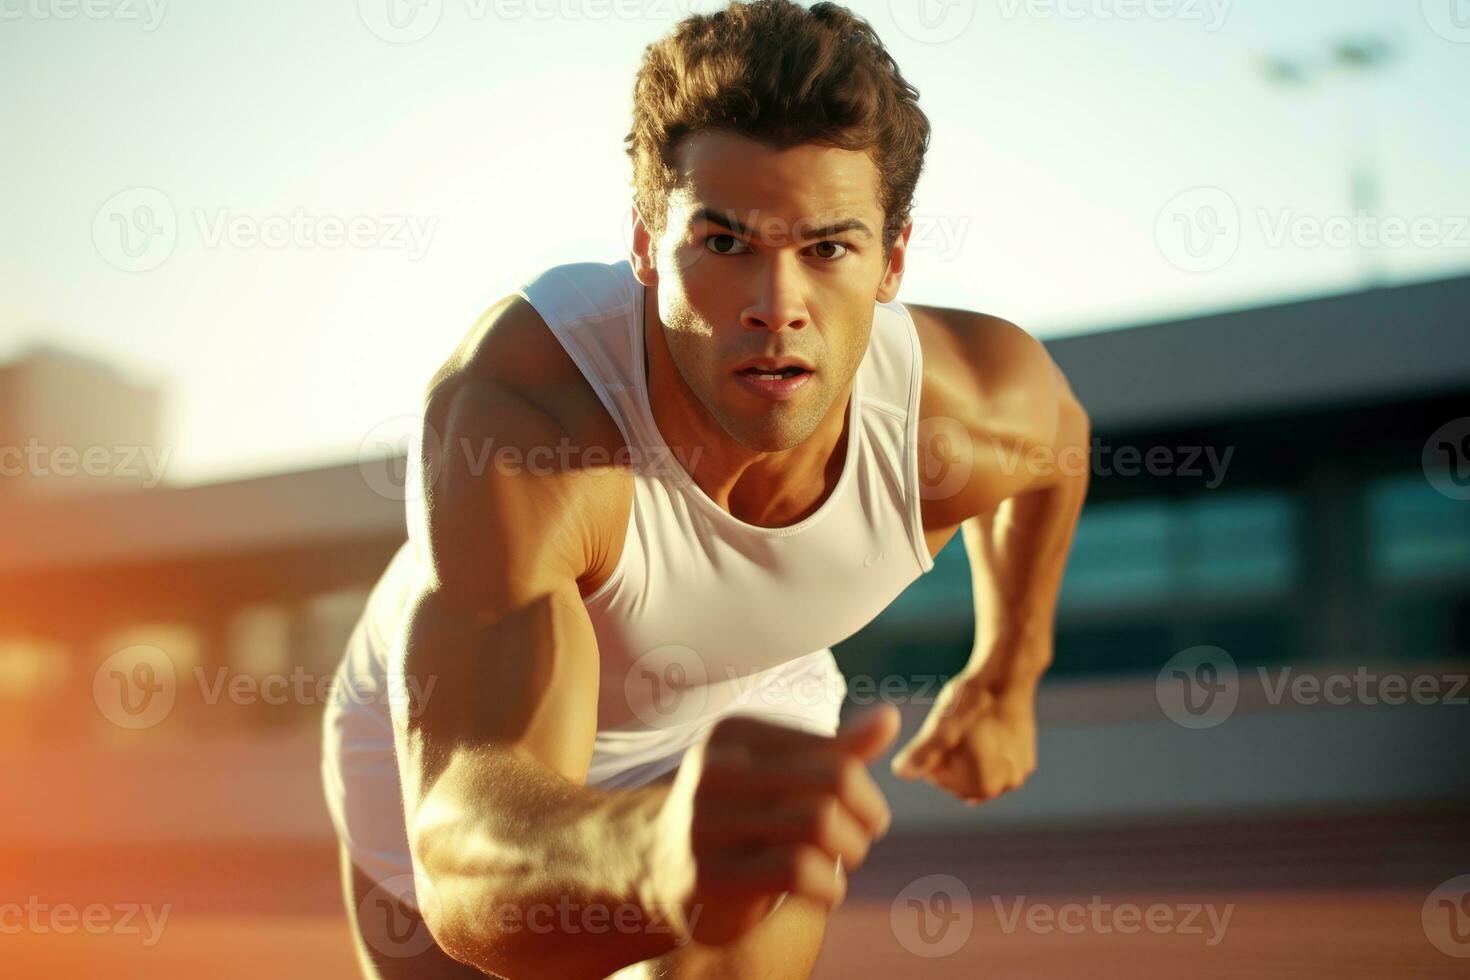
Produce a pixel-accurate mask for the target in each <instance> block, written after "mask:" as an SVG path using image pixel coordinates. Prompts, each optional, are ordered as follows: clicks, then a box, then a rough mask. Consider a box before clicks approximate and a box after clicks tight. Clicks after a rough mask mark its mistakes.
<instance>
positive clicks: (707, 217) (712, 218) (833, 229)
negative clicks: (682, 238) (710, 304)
mask: <svg viewBox="0 0 1470 980" xmlns="http://www.w3.org/2000/svg"><path fill="white" fill-rule="evenodd" d="M700 221H708V222H709V223H710V224H715V225H719V226H720V227H721V228H727V229H729V230H730V231H733V232H735V233H736V234H739V235H746V236H752V235H754V233H755V232H754V230H753V229H750V228H747V227H746V226H745V225H744V224H742V223H741V222H740V219H739V218H737V217H735V215H734V213H733V212H732V213H730V214H728V215H722V214H720V213H719V212H718V211H716V210H715V209H714V208H700V209H699V210H698V211H696V212H695V213H694V218H693V222H694V223H697V222H700ZM845 231H855V232H858V233H859V234H862V235H865V236H867V237H868V238H872V237H873V232H872V230H871V229H870V228H868V225H867V223H866V222H864V221H863V220H862V219H861V218H843V219H842V220H841V221H834V222H833V223H832V224H830V225H823V226H822V227H820V228H812V229H810V230H808V231H806V232H805V234H804V238H806V239H812V238H830V237H831V236H833V235H840V234H842V233H843V232H845Z"/></svg>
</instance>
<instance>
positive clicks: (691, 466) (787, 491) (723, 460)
mask: <svg viewBox="0 0 1470 980" xmlns="http://www.w3.org/2000/svg"><path fill="white" fill-rule="evenodd" d="M642 288H643V290H644V304H643V310H644V314H643V371H644V376H645V377H646V378H647V379H648V402H649V407H650V408H652V410H653V418H654V423H655V424H656V425H657V426H658V430H659V433H660V434H661V435H662V436H663V439H664V442H665V443H666V444H667V445H668V447H669V450H670V451H671V453H672V454H673V457H674V459H675V460H676V461H677V463H678V465H680V466H682V467H683V468H684V469H685V470H686V471H687V472H688V473H689V475H690V477H692V478H693V480H694V482H695V484H696V485H697V486H698V487H699V489H700V490H701V491H703V492H704V494H705V496H707V497H709V499H710V500H712V501H714V502H715V504H716V505H718V506H719V507H720V508H721V509H723V510H724V511H725V512H727V513H728V514H730V515H731V516H732V517H735V518H736V519H737V520H740V521H743V522H745V523H746V524H753V525H755V526H757V527H786V526H789V525H791V524H795V523H797V522H798V521H801V520H803V519H804V518H806V517H807V516H809V515H810V514H812V513H814V512H815V511H816V510H817V508H819V507H821V505H822V503H823V502H824V501H825V500H826V499H827V497H828V496H829V495H830V494H831V492H832V490H833V488H834V487H835V486H836V485H837V480H838V478H839V477H840V476H841V475H842V468H843V466H844V465H846V455H847V452H846V451H847V439H848V431H847V421H848V414H849V405H850V399H851V397H852V382H848V385H847V388H846V390H845V392H844V394H843V397H841V398H838V399H837V400H835V401H834V402H833V405H832V410H831V411H829V412H828V413H827V416H826V417H825V418H824V419H822V422H821V424H820V425H818V426H817V429H816V431H815V432H813V433H812V434H811V436H809V437H808V438H807V439H805V440H804V441H802V442H801V443H800V444H799V445H796V446H793V447H792V448H790V449H786V450H781V451H778V452H761V451H758V450H753V449H750V448H748V447H746V446H743V445H741V444H740V443H738V442H736V441H735V440H734V439H732V438H730V435H729V433H727V432H726V431H725V430H724V429H723V428H722V427H721V426H720V424H719V423H718V422H717V421H715V419H714V418H712V417H711V416H710V414H709V412H708V411H707V410H706V409H705V407H704V404H703V403H702V402H700V400H699V399H698V398H697V397H696V396H695V394H694V392H693V391H691V390H690V389H689V386H688V385H687V384H685V383H684V378H683V376H681V375H680V374H679V370H678V368H677V366H676V365H675V364H674V361H673V356H672V355H671V354H670V353H669V348H668V344H667V342H666V341H665V339H664V332H663V323H662V322H661V321H660V320H659V317H658V302H657V293H656V292H655V291H654V290H655V287H651V286H644V287H642Z"/></svg>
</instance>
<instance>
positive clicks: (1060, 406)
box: [961, 368, 1092, 692]
mask: <svg viewBox="0 0 1470 980" xmlns="http://www.w3.org/2000/svg"><path fill="white" fill-rule="evenodd" d="M1053 370H1055V374H1056V388H1055V391H1056V396H1055V397H1056V401H1057V426H1056V430H1055V435H1054V437H1053V438H1052V440H1051V444H1050V445H1049V446H1047V447H1046V451H1045V452H1044V453H1037V454H1035V455H1034V462H1033V463H1032V464H1031V465H1030V466H1029V467H1028V470H1029V472H1028V474H1027V475H1028V477H1029V481H1030V482H1029V483H1028V485H1026V486H1025V487H1024V489H1021V490H1020V491H1019V492H1018V493H1016V494H1015V495H1014V496H1011V497H1008V498H1007V499H1005V500H1004V501H1002V502H1001V503H1000V505H999V506H998V507H996V509H995V510H993V511H988V512H982V513H980V514H977V515H976V516H974V517H972V518H970V519H968V520H966V521H965V522H964V523H963V524H962V525H961V530H962V532H963V535H964V543H965V551H966V553H967V554H968V556H969V560H970V577H971V582H972V587H973V593H974V601H975V646H974V650H973V652H972V654H971V658H970V663H969V665H968V667H969V669H971V670H976V671H980V672H981V673H982V674H983V675H984V676H985V678H986V679H987V681H989V686H990V687H991V688H992V689H994V690H1016V691H1026V692H1034V690H1035V687H1036V685H1037V684H1038V683H1039V681H1040V678H1041V675H1042V673H1043V672H1044V671H1045V670H1046V668H1047V667H1048V666H1049V665H1050V663H1051V655H1052V639H1053V635H1054V632H1055V620H1056V609H1057V597H1058V594H1059V593H1060V591H1061V584H1062V573H1063V572H1064V571H1065V569H1066V565H1067V555H1068V552H1069V551H1070V550H1071V546H1072V538H1073V536H1074V534H1075V533H1076V530H1077V521H1078V518H1079V517H1080V515H1081V512H1082V504H1083V501H1084V500H1085V498H1086V496H1087V486H1088V479H1089V471H1090V468H1091V467H1090V465H1089V449H1090V445H1089V444H1090V441H1091V431H1092V430H1091V425H1090V423H1089V421H1088V418H1087V413H1086V412H1085V411H1083V409H1082V406H1081V404H1080V403H1079V402H1078V401H1077V398H1076V396H1075V395H1073V394H1072V390H1071V388H1070V386H1068V385H1067V381H1066V378H1065V377H1063V376H1062V373H1061V371H1060V370H1059V369H1056V368H1053Z"/></svg>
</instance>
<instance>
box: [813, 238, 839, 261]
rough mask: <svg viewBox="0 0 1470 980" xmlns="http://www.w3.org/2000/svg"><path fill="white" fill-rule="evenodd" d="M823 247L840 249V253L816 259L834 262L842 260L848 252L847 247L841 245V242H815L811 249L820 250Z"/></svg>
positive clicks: (820, 256)
mask: <svg viewBox="0 0 1470 980" xmlns="http://www.w3.org/2000/svg"><path fill="white" fill-rule="evenodd" d="M823 245H830V246H833V247H834V248H840V249H842V251H841V252H839V253H838V254H836V255H819V256H817V257H818V258H821V259H826V260H827V261H828V262H835V261H837V260H838V259H840V258H842V257H843V256H844V255H846V254H847V252H848V247H847V246H846V245H844V244H842V243H841V242H817V244H815V245H813V246H812V248H821V247H822V246H823Z"/></svg>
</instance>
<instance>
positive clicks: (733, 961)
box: [324, 0, 1089, 980]
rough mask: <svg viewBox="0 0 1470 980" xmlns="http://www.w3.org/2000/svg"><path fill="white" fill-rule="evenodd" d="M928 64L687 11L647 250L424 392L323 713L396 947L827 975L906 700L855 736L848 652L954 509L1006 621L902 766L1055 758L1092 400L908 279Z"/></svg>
mask: <svg viewBox="0 0 1470 980" xmlns="http://www.w3.org/2000/svg"><path fill="white" fill-rule="evenodd" d="M916 97H917V93H916V92H915V91H914V90H913V89H912V88H911V87H909V86H908V85H907V83H905V82H904V81H903V79H902V78H901V76H899V74H898V71H897V67H896V66H895V65H894V64H893V63H892V60H891V59H890V58H889V57H888V56H887V54H886V52H884V51H883V49H882V46H881V44H880V43H879V42H878V40H877V38H876V37H875V36H874V35H873V34H872V33H871V30H870V29H869V28H868V27H867V26H866V25H865V24H864V23H863V22H862V21H860V20H858V19H857V18H855V17H854V16H853V15H851V14H850V13H849V12H848V11H846V10H845V9H844V8H841V7H838V6H835V5H832V4H825V3H823V4H817V5H815V6H813V7H812V8H811V9H810V10H806V9H803V8H802V7H800V6H797V5H795V4H792V3H790V2H788V0H756V2H754V3H750V4H738V3H737V4H732V5H731V7H730V8H728V9H727V10H725V11H721V12H719V13H716V14H712V15H708V16H699V17H691V18H689V19H687V20H686V21H684V22H682V23H681V24H680V25H679V26H678V28H676V30H675V32H674V33H673V34H672V35H671V36H670V37H668V38H666V39H665V40H663V41H661V42H659V43H658V44H656V45H653V46H651V47H650V49H649V51H648V52H647V54H646V56H645V61H644V65H643V68H642V69H641V70H640V72H639V77H638V82H637V86H636V93H635V110H634V126H633V131H632V132H631V133H630V135H629V143H630V146H629V152H630V155H631V156H632V158H633V170H634V177H635V184H636V194H635V199H636V203H635V206H634V209H633V225H632V227H633V236H632V242H631V246H632V247H631V255H630V258H629V260H628V261H625V262H619V263H616V264H611V265H603V264H598V263H580V264H574V265H568V266H559V267H557V268H554V269H551V270H548V271H547V272H546V273H544V274H542V275H540V276H538V277H536V278H535V279H534V280H533V281H531V282H529V283H527V284H526V285H525V286H524V287H523V288H522V289H521V290H519V291H518V292H517V293H516V294H515V295H513V296H509V297H506V298H505V299H503V300H501V301H500V302H498V303H497V304H495V306H493V307H492V308H491V309H490V310H489V311H488V312H487V313H486V314H485V315H484V316H483V317H482V318H481V320H480V322H479V323H478V324H476V326H475V328H474V329H472V330H471V332H470V334H469V335H468V336H467V337H466V338H465V340H464V342H463V343H462V345H461V346H460V348H459V349H458V350H457V351H456V352H455V354H454V355H453V356H452V357H450V358H449V360H448V361H447V362H446V364H445V366H444V368H443V369H442V370H441V371H440V372H439V374H438V375H437V376H436V378H435V379H434V381H433V382H432V383H431V385H430V387H429V391H428V394H427V397H426V405H425V413H424V414H425V427H424V445H423V450H422V452H420V453H419V454H418V456H417V458H416V459H415V460H413V461H412V462H413V463H414V464H415V469H414V472H413V474H412V477H413V482H412V483H411V489H412V490H413V491H414V492H412V493H411V494H410V499H409V526H410V541H409V543H408V544H406V545H405V546H404V548H403V549H402V550H401V551H400V552H399V554H398V555H397V556H396V557H395V558H394V560H393V562H392V563H391V564H390V565H389V568H388V570H387V571H386V572H385V573H384V576H383V578H382V579H381V580H380V581H379V583H378V585H377V587H376V588H375V589H374V592H373V594H372V596H371V598H370V599H369V602H368V607H367V610H366V611H365V612H364V615H363V618H362V620H361V621H360V622H359V624H358V627H357V630H356V631H355V633H354V635H353V639H352V642H351V644H350V646H349V649H348V652H347V656H346V658H344V661H343V665H342V668H341V670H340V671H339V685H338V691H339V696H338V697H337V698H336V699H335V700H334V703H333V704H332V706H331V707H330V709H329V711H328V715H327V719H326V729H325V730H326V751H325V753H324V775H325V780H326V786H327V791H328V798H329V802H330V804H331V806H332V812H333V817H334V820H335V822H336V826H337V828H338V832H339V834H340V835H341V837H342V841H343V873H344V883H345V885H346V887H347V889H348V894H349V908H350V910H351V911H352V913H353V916H354V923H355V925H356V928H357V934H358V937H359V952H360V954H361V955H360V958H361V960H362V963H363V968H364V970H365V971H366V972H367V973H368V975H369V976H383V977H390V976H413V977H439V976H443V977H459V976H478V975H481V974H482V973H490V974H495V975H503V976H509V977H522V976H530V977H540V976H546V977H605V976H608V975H612V974H616V975H617V977H618V978H619V980H627V978H632V977H655V976H656V977H743V976H749V977H781V978H799V977H806V976H807V975H808V974H809V972H810V970H811V967H812V964H813V963H814V962H815V960H816V958H817V953H818V951H819V948H820V944H821V940H822V934H823V931H824V929H825V923H826V917H827V915H828V914H830V912H831V910H832V908H834V907H835V906H836V905H838V904H840V902H841V900H842V897H843V894H844V891H845V886H846V873H847V872H848V871H851V870H852V869H853V868H856V867H857V866H859V865H860V864H861V863H862V861H863V859H864V857H865V856H866V854H867V852H868V850H869V848H870V846H871V844H872V842H873V841H874V840H875V839H877V838H879V837H881V836H882V835H883V834H884V833H886V832H887V830H888V826H889V823H890V820H891V815H890V813H889V810H888V807H887V804H886V801H885V800H884V799H883V795H882V793H881V792H880V791H879V789H878V787H877V785H876V783H875V782H874V781H873V779H872V777H871V775H870V773H869V772H868V769H867V766H868V765H869V764H870V763H871V762H872V761H874V760H876V759H877V758H879V757H880V756H882V755H883V754H884V752H885V751H886V750H887V748H888V747H889V745H890V744H891V743H892V741H893V739H894V737H895V735H896V734H897V729H898V725H899V719H898V714H897V711H896V710H895V709H894V708H893V707H892V706H891V705H883V706H881V707H880V708H879V709H877V710H875V711H873V712H870V713H869V714H867V715H866V716H864V717H863V718H861V719H859V720H856V721H854V722H852V723H850V724H848V725H847V726H845V727H843V728H842V729H840V730H839V728H838V709H839V708H840V705H841V702H842V698H843V695H844V693H845V685H844V684H843V681H842V676H841V673H840V672H839V671H838V670H837V668H836V664H835V662H834V660H833V656H832V652H831V646H832V645H833V644H835V643H837V642H839V641H840V640H842V639H844V638H846V637H848V636H850V635H851V634H852V633H854V632H855V631H856V630H857V629H859V628H861V627H862V626H863V625H864V624H865V623H867V622H869V621H870V620H871V619H872V618H873V617H874V616H876V615H877V614H878V613H879V612H880V611H881V610H882V609H883V608H884V607H885V606H887V605H888V603H889V602H891V601H892V599H893V598H894V597H895V596H897V595H898V594H899V593H900V592H901V591H902V590H903V589H904V587H905V586H907V585H908V584H909V583H911V582H912V581H913V580H914V579H915V578H916V577H918V576H919V575H921V574H923V573H924V572H927V571H928V570H929V569H930V568H931V567H932V565H933V556H934V555H935V554H937V553H938V552H939V550H940V549H941V548H942V547H944V545H945V544H946V542H948V541H949V540H950V539H951V538H952V537H953V535H954V533H955V532H956V531H957V530H959V529H961V528H963V530H964V541H965V544H966V547H967V551H968V553H969V555H970V559H971V565H972V569H973V573H974V583H975V586H974V593H975V612H976V622H977V630H976V641H975V647H974V653H973V655H972V656H971V658H970V660H969V662H968V664H967V665H966V667H965V669H964V670H962V671H961V672H960V673H958V674H956V675H955V676H954V677H953V678H951V679H950V680H949V682H948V683H947V684H946V686H945V687H944V689H943V690H942V692H941V694H940V696H939V698H938V699H937V701H936V703H935V705H934V706H933V708H932V709H931V711H930V713H929V714H928V716H927V718H926V721H925V722H924V725H923V727H922V729H921V730H920V731H919V732H918V733H917V735H916V736H915V737H914V738H913V739H912V740H910V741H909V742H908V743H907V744H906V745H905V746H904V747H903V749H902V750H901V751H900V752H899V753H898V754H897V755H896V756H895V757H894V758H893V760H892V762H891V765H892V767H893V771H894V772H895V773H897V774H899V775H900V776H901V777H903V778H908V779H919V778H923V779H926V780H928V781H930V782H932V783H933V784H934V785H936V786H938V787H941V788H943V789H944V790H946V791H948V792H950V793H952V794H954V795H955V796H956V797H958V798H960V799H963V800H965V801H967V802H969V803H971V804H972V805H973V804H974V803H978V802H980V801H982V800H985V799H989V798H991V797H993V796H995V795H997V794H999V793H1002V792H1005V791H1006V790H1008V789H1011V788H1014V787H1016V786H1019V785H1020V784H1021V783H1022V782H1023V781H1024V780H1025V779H1026V777H1027V776H1028V775H1029V774H1030V772H1031V771H1032V770H1033V769H1034V768H1035V765H1036V734H1035V719H1034V711H1033V705H1034V695H1035V690H1036V685H1037V682H1038V680H1039V678H1040V675H1041V672H1042V671H1043V670H1044V669H1045V667H1046V665H1047V664H1048V663H1049V661H1050V659H1051V647H1052V622H1053V614H1054V608H1055V600H1056V594H1057V590H1058V587H1059V584H1060V579H1061V574H1062V570H1063V566H1064V564H1065V559H1066V553H1067V550H1068V548H1069V546H1070V542H1071V538H1072V533H1073V529H1074V527H1075V524H1076V520H1077V515H1078V513H1079V511H1080V509H1081V505H1082V500H1083V498H1084V496H1085V492H1086V485H1087V475H1086V474H1087V466H1086V464H1085V453H1086V447H1087V445H1088V442H1089V431H1088V423H1087V418H1086V415H1085V413H1084V412H1083V411H1082V409H1081V407H1080V406H1079V405H1078V403H1077V401H1076V399H1075V398H1074V397H1073V396H1072V393H1071V392H1070V390H1069V389H1068V387H1067V384H1066V382H1065V380H1064V379H1063V377H1062V375H1061V373H1060V372H1059V371H1058V370H1057V369H1056V367H1055V365H1054V364H1053V363H1052V362H1051V360H1050V358H1049V357H1048V356H1047V354H1046V351H1045V349H1044V348H1043V347H1042V346H1041V345H1040V344H1039V343H1038V342H1036V341H1035V340H1034V339H1033V338H1031V337H1030V336H1028V335H1027V334H1026V333H1025V332H1024V331H1022V330H1021V329H1020V328H1018V327H1016V326H1014V325H1012V324H1010V323H1008V322H1006V321H1005V320H1001V319H998V318H995V317H990V316H985V315H981V314H978V313H972V312H968V311H963V310H952V309H940V308H935V307H927V306H919V305H909V306H905V305H903V304H900V303H898V302H897V301H896V299H895V297H896V296H897V294H898V289H899V284H900V281H901V279H902V276H903V272H904V269H905V263H906V259H907V249H908V243H909V238H910V236H911V233H912V223H911V221H910V219H909V215H910V210H911V202H912V195H913V190H914V187H915V185H916V182H917V179H918V175H919V171H920V169H921V166H922V157H923V153H924V150H925V148H926V147H927V143H928V122H927V120H926V119H925V118H924V116H923V114H922V113H921V112H920V111H919V110H918V107H917V105H916ZM365 693H367V694H373V695H376V696H373V697H367V696H364V694H365Z"/></svg>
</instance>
